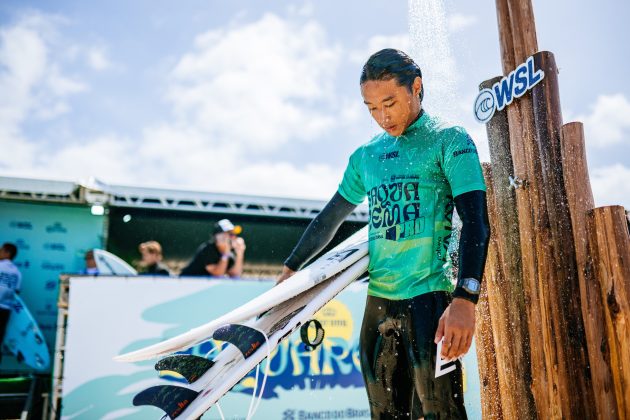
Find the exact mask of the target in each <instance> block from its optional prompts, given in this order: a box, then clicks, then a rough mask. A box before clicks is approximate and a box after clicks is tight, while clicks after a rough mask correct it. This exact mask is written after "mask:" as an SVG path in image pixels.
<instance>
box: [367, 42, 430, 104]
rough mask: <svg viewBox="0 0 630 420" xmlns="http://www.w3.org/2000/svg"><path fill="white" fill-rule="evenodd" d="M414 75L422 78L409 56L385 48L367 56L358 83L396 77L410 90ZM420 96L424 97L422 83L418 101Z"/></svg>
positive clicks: (401, 84) (417, 67)
mask: <svg viewBox="0 0 630 420" xmlns="http://www.w3.org/2000/svg"><path fill="white" fill-rule="evenodd" d="M416 77H420V78H422V71H421V70H420V67H419V66H418V65H417V64H416V63H415V61H413V60H412V59H411V57H409V56H408V55H407V54H405V53H404V52H402V51H400V50H396V49H393V48H386V49H384V50H380V51H378V52H376V53H374V54H372V56H370V58H368V61H367V62H366V63H365V64H364V65H363V71H361V81H360V84H363V83H365V82H367V81H370V80H391V79H396V81H397V82H398V84H399V85H400V86H405V87H406V88H407V89H409V91H410V92H411V88H412V86H413V81H414V80H415V79H416ZM422 98H424V84H423V85H422V88H421V89H420V102H422Z"/></svg>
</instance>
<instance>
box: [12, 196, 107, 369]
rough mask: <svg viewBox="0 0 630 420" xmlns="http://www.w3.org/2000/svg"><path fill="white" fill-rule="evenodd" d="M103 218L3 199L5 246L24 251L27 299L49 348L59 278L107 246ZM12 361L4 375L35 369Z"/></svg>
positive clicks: (78, 209)
mask: <svg viewBox="0 0 630 420" xmlns="http://www.w3.org/2000/svg"><path fill="white" fill-rule="evenodd" d="M103 220H104V219H103V217H97V216H92V214H91V213H90V209H89V207H84V206H69V205H59V204H40V203H37V204H35V203H22V202H14V201H2V200H0V243H4V242H12V243H14V244H16V246H17V248H18V255H17V257H16V259H15V261H14V262H15V264H16V265H17V266H18V268H19V270H20V272H21V273H22V292H21V297H22V299H23V300H24V303H25V304H26V306H27V307H28V308H29V310H30V312H31V314H32V315H33V317H34V318H35V320H36V321H37V324H38V325H39V327H40V329H41V330H42V333H43V334H44V338H45V340H46V343H47V344H48V348H49V349H50V351H51V352H52V350H53V349H54V347H55V335H56V328H57V299H58V295H59V291H58V290H59V289H58V284H59V275H60V274H61V273H77V272H79V270H81V269H82V268H83V267H84V259H83V255H84V253H85V251H86V250H88V249H90V248H94V247H102V244H103ZM12 359H13V358H11V357H6V358H5V359H3V361H2V368H1V370H11V371H15V370H30V368H28V367H27V366H25V365H22V364H18V363H17V362H16V361H15V360H12Z"/></svg>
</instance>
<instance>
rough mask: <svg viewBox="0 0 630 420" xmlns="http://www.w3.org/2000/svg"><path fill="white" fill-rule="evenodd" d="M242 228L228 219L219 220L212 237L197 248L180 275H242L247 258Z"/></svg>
mask: <svg viewBox="0 0 630 420" xmlns="http://www.w3.org/2000/svg"><path fill="white" fill-rule="evenodd" d="M242 230H243V229H242V228H241V227H240V226H235V225H233V224H232V222H230V221H229V220H228V219H222V220H219V221H218V222H217V223H216V224H215V225H214V229H213V231H212V238H211V239H210V240H209V241H207V242H204V243H203V244H201V245H200V246H199V248H197V251H196V252H195V255H194V256H193V258H192V260H191V261H190V262H189V263H188V265H187V266H186V267H184V269H183V270H182V272H181V273H180V275H182V276H207V275H211V276H215V277H221V276H226V275H227V276H230V277H240V276H241V274H243V262H244V260H245V241H244V240H243V238H241V237H239V236H238V235H239V234H240V233H241V232H242Z"/></svg>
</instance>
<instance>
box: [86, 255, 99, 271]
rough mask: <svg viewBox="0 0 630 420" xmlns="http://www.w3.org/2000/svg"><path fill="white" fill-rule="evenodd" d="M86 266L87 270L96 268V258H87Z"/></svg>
mask: <svg viewBox="0 0 630 420" xmlns="http://www.w3.org/2000/svg"><path fill="white" fill-rule="evenodd" d="M85 266H86V267H87V268H96V261H94V257H85Z"/></svg>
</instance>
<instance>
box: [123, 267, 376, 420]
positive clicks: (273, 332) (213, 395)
mask: <svg viewBox="0 0 630 420" xmlns="http://www.w3.org/2000/svg"><path fill="white" fill-rule="evenodd" d="M368 262H369V257H368V256H367V255H366V256H363V257H362V258H361V259H360V260H358V261H356V262H355V263H354V264H352V265H351V266H349V267H348V268H346V269H345V270H344V271H342V272H341V273H338V274H336V275H334V276H333V277H330V278H328V279H326V280H324V281H322V282H320V283H319V284H317V285H315V286H314V287H312V288H310V289H308V290H306V291H304V292H302V293H300V294H298V295H296V296H294V297H292V298H290V299H287V300H286V301H284V302H283V303H282V304H281V305H276V306H274V307H273V308H271V309H270V310H269V311H267V312H265V313H264V314H262V315H261V316H260V317H257V318H256V319H251V320H249V321H247V322H244V323H242V324H240V323H236V322H234V323H228V324H224V325H222V326H221V327H220V328H217V329H216V330H215V331H214V332H213V335H212V337H213V338H214V339H215V340H219V341H224V342H227V343H229V344H228V345H227V346H226V347H225V348H224V349H223V350H222V351H220V352H219V353H218V355H217V356H216V357H215V358H214V359H212V360H208V359H205V358H202V357H199V356H192V355H182V354H179V355H173V356H169V357H167V358H165V359H162V360H160V361H159V362H158V363H157V364H156V370H167V371H174V372H177V373H179V374H180V375H181V376H183V377H184V378H186V380H187V381H188V382H189V383H191V385H190V386H178V385H170V384H169V385H164V384H162V385H156V386H153V387H150V388H147V389H145V390H144V391H142V392H140V393H139V394H138V395H136V397H135V398H134V401H133V403H134V405H153V406H157V407H159V408H161V409H162V410H164V411H165V412H166V414H167V415H168V416H169V417H170V418H171V419H174V418H178V419H179V418H182V419H196V418H198V417H200V416H201V415H203V413H205V412H206V411H207V410H208V409H210V408H211V407H212V406H213V405H214V404H215V403H216V402H217V401H218V400H219V399H220V398H221V397H222V396H223V395H225V394H226V393H227V392H228V391H229V390H230V389H231V388H232V387H233V386H234V385H236V384H237V383H238V382H239V381H240V380H241V379H242V378H243V377H245V376H246V375H247V374H248V373H249V372H250V371H251V370H252V369H253V368H254V367H255V366H256V365H258V364H259V363H260V362H262V361H263V359H265V358H267V357H268V356H269V355H270V354H271V352H272V351H273V350H274V349H275V348H276V347H277V346H278V344H280V342H281V341H282V340H284V339H285V338H287V337H289V336H290V335H291V333H292V332H293V331H295V330H296V329H297V328H299V327H300V326H301V325H303V324H304V323H306V322H307V321H309V320H310V319H311V318H312V317H313V316H314V314H315V313H316V312H317V311H318V310H320V309H321V308H322V307H323V306H324V305H325V304H326V303H328V302H329V301H330V300H332V299H333V298H334V297H335V296H337V294H338V293H339V292H340V291H342V290H343V289H344V288H345V287H346V286H348V285H349V284H350V283H352V282H353V281H355V280H356V279H358V278H359V277H361V276H362V275H363V274H364V273H365V272H366V271H367V267H368ZM263 386H264V383H263Z"/></svg>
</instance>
